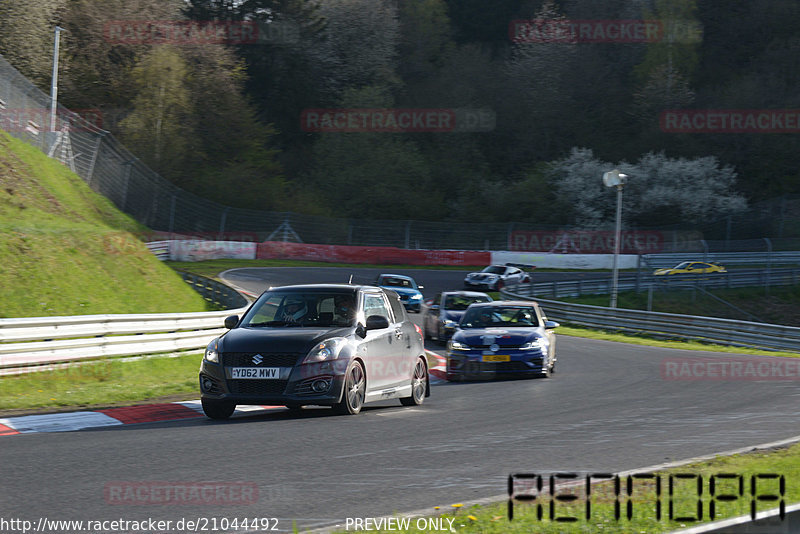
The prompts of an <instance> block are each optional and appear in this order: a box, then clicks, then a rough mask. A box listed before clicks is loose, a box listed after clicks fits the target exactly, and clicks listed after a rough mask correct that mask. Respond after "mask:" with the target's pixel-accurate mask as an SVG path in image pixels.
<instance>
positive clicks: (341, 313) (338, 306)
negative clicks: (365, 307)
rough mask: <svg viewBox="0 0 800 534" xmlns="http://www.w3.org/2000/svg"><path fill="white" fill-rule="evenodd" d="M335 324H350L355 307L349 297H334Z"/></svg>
mask: <svg viewBox="0 0 800 534" xmlns="http://www.w3.org/2000/svg"><path fill="white" fill-rule="evenodd" d="M333 302H334V313H335V314H336V317H335V322H336V323H337V324H348V325H349V324H350V323H351V322H352V321H353V318H354V317H355V314H356V309H355V308H356V306H355V302H354V301H353V297H352V296H350V295H336V297H334V299H333Z"/></svg>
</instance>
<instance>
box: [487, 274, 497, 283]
mask: <svg viewBox="0 0 800 534" xmlns="http://www.w3.org/2000/svg"><path fill="white" fill-rule="evenodd" d="M486 279H487V280H488V281H490V282H494V281H495V280H497V275H496V274H493V275H490V276H489V277H487V278H486Z"/></svg>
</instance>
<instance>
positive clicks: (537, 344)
mask: <svg viewBox="0 0 800 534" xmlns="http://www.w3.org/2000/svg"><path fill="white" fill-rule="evenodd" d="M519 350H541V351H544V342H543V341H542V338H540V337H537V338H536V339H534V340H533V341H528V342H527V343H525V344H524V345H521V346H520V347H519Z"/></svg>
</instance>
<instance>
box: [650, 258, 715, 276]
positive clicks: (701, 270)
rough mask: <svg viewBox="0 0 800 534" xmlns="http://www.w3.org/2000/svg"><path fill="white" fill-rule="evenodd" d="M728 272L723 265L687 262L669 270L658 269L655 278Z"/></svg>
mask: <svg viewBox="0 0 800 534" xmlns="http://www.w3.org/2000/svg"><path fill="white" fill-rule="evenodd" d="M726 272H728V271H727V270H726V269H725V267H723V266H722V265H717V264H716V263H707V262H705V261H685V262H683V263H679V264H678V265H676V266H675V267H670V268H669V269H656V270H655V271H654V272H653V275H654V276H665V275H671V274H709V273H726Z"/></svg>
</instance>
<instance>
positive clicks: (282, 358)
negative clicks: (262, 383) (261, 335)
mask: <svg viewBox="0 0 800 534" xmlns="http://www.w3.org/2000/svg"><path fill="white" fill-rule="evenodd" d="M256 354H260V355H261V357H262V358H263V361H262V362H261V363H260V364H258V365H256V364H254V363H253V356H255V355H256ZM299 357H300V353H299V352H225V353H223V354H222V365H224V366H226V367H294V366H295V364H296V363H297V359H298V358H299Z"/></svg>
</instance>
